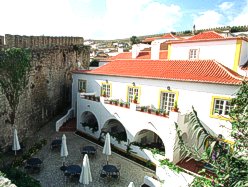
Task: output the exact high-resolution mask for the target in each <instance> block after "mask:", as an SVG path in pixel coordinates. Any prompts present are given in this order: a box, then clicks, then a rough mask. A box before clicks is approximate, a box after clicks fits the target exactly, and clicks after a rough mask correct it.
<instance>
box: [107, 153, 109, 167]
mask: <svg viewBox="0 0 248 187" xmlns="http://www.w3.org/2000/svg"><path fill="white" fill-rule="evenodd" d="M108 161H109V157H108V155H107V165H108Z"/></svg>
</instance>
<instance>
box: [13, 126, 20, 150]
mask: <svg viewBox="0 0 248 187" xmlns="http://www.w3.org/2000/svg"><path fill="white" fill-rule="evenodd" d="M20 149H21V146H20V143H19V140H18V136H17V130H16V129H14V137H13V145H12V150H13V151H15V155H16V151H18V150H20Z"/></svg>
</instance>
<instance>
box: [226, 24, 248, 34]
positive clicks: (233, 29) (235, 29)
mask: <svg viewBox="0 0 248 187" xmlns="http://www.w3.org/2000/svg"><path fill="white" fill-rule="evenodd" d="M247 30H248V28H247V27H245V26H233V27H231V30H230V31H231V33H233V32H245V31H247Z"/></svg>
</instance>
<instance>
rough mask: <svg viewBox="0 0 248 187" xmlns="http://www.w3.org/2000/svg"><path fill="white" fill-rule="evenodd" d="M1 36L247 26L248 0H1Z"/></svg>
mask: <svg viewBox="0 0 248 187" xmlns="http://www.w3.org/2000/svg"><path fill="white" fill-rule="evenodd" d="M0 18H1V21H0V35H4V34H17V35H27V36H29V35H33V36H40V35H45V36H80V37H84V38H85V39H121V38H130V37H131V36H142V35H149V34H161V33H168V32H171V31H184V30H192V27H193V25H195V27H196V29H204V28H213V27H219V26H233V25H235V26H236V25H248V0H0Z"/></svg>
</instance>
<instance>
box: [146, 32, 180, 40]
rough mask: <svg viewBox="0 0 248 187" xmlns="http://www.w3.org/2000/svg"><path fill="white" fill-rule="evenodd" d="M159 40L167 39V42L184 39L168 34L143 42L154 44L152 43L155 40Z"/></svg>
mask: <svg viewBox="0 0 248 187" xmlns="http://www.w3.org/2000/svg"><path fill="white" fill-rule="evenodd" d="M158 39H167V40H169V39H173V40H174V39H183V38H180V37H178V36H174V35H173V34H171V33H168V34H165V35H163V36H158V37H152V38H145V39H144V40H143V42H152V41H154V40H158Z"/></svg>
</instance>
